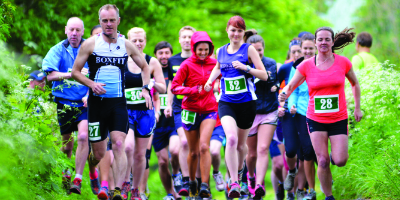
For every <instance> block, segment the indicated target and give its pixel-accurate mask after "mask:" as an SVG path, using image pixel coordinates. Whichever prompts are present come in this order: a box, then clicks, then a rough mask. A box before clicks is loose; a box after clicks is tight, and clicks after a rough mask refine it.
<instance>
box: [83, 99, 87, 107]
mask: <svg viewBox="0 0 400 200" xmlns="http://www.w3.org/2000/svg"><path fill="white" fill-rule="evenodd" d="M82 101H83V107H85V108H86V107H87V97H82Z"/></svg>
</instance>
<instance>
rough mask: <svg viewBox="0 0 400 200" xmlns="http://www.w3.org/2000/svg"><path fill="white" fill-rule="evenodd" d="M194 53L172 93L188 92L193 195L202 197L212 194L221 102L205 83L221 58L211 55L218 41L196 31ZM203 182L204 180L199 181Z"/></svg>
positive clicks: (185, 121)
mask: <svg viewBox="0 0 400 200" xmlns="http://www.w3.org/2000/svg"><path fill="white" fill-rule="evenodd" d="M191 50H192V56H191V57H189V58H188V59H187V60H185V61H184V62H183V63H182V64H181V67H180V68H179V70H178V72H177V73H176V76H175V78H174V80H173V81H172V87H171V89H172V93H174V94H175V95H185V97H184V98H183V100H182V126H183V128H184V129H185V134H186V137H187V140H188V144H189V155H188V158H187V162H188V165H189V178H190V181H189V196H190V197H196V196H197V195H198V192H199V195H200V197H202V198H208V197H210V196H211V193H210V189H209V185H208V183H209V178H210V169H211V155H210V150H209V148H210V138H211V134H212V132H213V130H214V127H215V123H216V117H217V111H218V105H217V101H216V100H215V96H214V93H213V92H212V91H209V92H207V91H205V90H204V89H203V85H205V83H206V82H207V80H208V78H209V77H210V74H211V71H212V70H213V68H214V66H215V64H216V63H217V60H215V59H213V58H210V56H211V55H212V54H213V52H214V45H213V44H212V41H211V39H210V37H209V36H208V34H207V33H206V32H204V31H198V32H195V33H194V34H193V36H192V39H191ZM199 155H200V172H201V180H202V182H203V183H201V186H200V191H197V184H198V183H197V182H196V170H197V164H198V159H199ZM199 184H200V183H199Z"/></svg>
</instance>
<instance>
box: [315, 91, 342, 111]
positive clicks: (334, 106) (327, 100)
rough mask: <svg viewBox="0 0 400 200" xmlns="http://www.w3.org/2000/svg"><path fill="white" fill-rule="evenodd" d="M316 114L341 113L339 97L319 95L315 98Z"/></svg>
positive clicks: (336, 95) (335, 95)
mask: <svg viewBox="0 0 400 200" xmlns="http://www.w3.org/2000/svg"><path fill="white" fill-rule="evenodd" d="M314 112H315V113H333V112H339V95H338V94H334V95H319V96H314Z"/></svg>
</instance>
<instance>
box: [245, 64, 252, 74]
mask: <svg viewBox="0 0 400 200" xmlns="http://www.w3.org/2000/svg"><path fill="white" fill-rule="evenodd" d="M246 67H247V70H246V71H245V72H246V73H249V71H250V70H251V67H250V65H246Z"/></svg>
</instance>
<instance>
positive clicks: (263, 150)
mask: <svg viewBox="0 0 400 200" xmlns="http://www.w3.org/2000/svg"><path fill="white" fill-rule="evenodd" d="M268 152H269V147H268V146H267V145H266V144H259V145H258V147H257V153H258V154H259V155H268Z"/></svg>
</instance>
